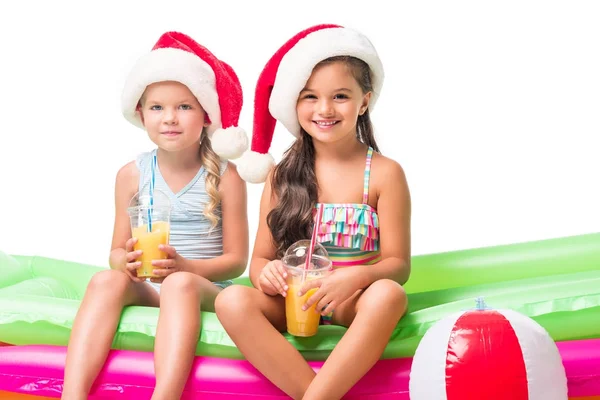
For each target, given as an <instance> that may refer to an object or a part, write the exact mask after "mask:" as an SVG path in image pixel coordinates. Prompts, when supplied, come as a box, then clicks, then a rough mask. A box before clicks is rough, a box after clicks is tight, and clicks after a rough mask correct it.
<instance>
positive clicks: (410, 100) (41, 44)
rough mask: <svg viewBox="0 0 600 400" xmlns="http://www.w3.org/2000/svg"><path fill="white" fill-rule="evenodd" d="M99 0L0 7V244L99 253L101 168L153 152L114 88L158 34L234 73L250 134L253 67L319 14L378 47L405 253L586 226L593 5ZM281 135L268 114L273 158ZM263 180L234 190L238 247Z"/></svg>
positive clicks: (597, 114)
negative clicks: (408, 241)
mask: <svg viewBox="0 0 600 400" xmlns="http://www.w3.org/2000/svg"><path fill="white" fill-rule="evenodd" d="M107 3H108V2H95V3H93V5H88V4H90V2H72V3H66V2H61V1H48V2H47V1H37V2H35V1H29V2H16V1H14V2H10V7H11V8H10V9H8V6H5V5H3V6H2V10H1V12H0V33H1V35H0V37H1V38H2V61H1V62H0V71H1V73H0V90H1V96H0V118H1V121H2V122H1V124H0V128H1V132H0V135H1V136H0V137H1V141H0V146H1V152H0V183H1V186H0V212H1V213H2V218H1V220H0V224H1V225H0V251H3V252H6V253H9V254H27V255H42V256H47V257H55V258H61V259H67V260H73V261H79V262H83V263H90V264H96V265H103V266H106V265H107V258H108V252H109V246H110V240H111V235H112V224H113V213H114V200H113V198H114V179H115V174H116V172H117V170H118V169H119V167H121V166H122V165H123V164H125V163H126V162H128V161H130V160H131V159H133V158H134V157H135V156H136V155H137V154H138V153H139V152H141V151H146V150H149V149H150V148H152V146H153V145H152V143H151V142H150V141H149V140H148V138H147V136H146V135H145V133H144V132H143V131H141V130H139V129H137V128H135V127H133V126H132V125H130V124H129V123H127V122H126V121H125V119H124V118H123V117H122V116H121V114H120V104H119V102H120V95H121V89H122V86H123V82H124V79H125V77H126V74H127V73H128V72H129V69H130V68H131V67H132V65H133V63H134V62H135V61H136V59H137V58H138V57H139V56H141V55H142V54H144V53H145V52H147V51H149V50H150V48H151V47H152V46H153V44H154V43H155V41H156V40H157V39H158V37H159V36H160V34H162V33H163V32H164V31H167V30H180V31H182V32H184V33H187V34H189V35H191V36H192V37H194V38H195V39H197V40H198V41H199V42H200V43H202V44H204V45H205V46H207V47H208V48H209V49H211V50H212V51H213V52H214V53H215V54H216V55H217V56H218V57H220V58H221V59H223V60H225V61H226V62H228V63H229V64H231V65H232V66H233V67H234V68H235V69H236V71H237V72H238V75H239V77H240V80H241V81H242V84H243V89H244V92H245V93H244V101H245V104H244V108H243V110H242V117H241V121H240V125H241V126H243V127H245V128H246V129H247V131H248V132H250V131H251V127H252V106H253V94H254V84H255V82H256V79H257V77H258V74H259V73H260V71H261V70H262V67H263V66H264V63H265V62H266V61H267V60H268V59H269V57H270V56H271V55H272V54H273V52H275V50H277V49H278V48H279V46H281V45H282V44H283V43H284V42H285V41H286V40H287V39H288V38H290V37H291V36H292V35H294V34H295V33H297V32H298V31H300V30H302V29H304V28H307V27H309V26H311V25H313V24H317V23H325V22H330V23H337V24H341V25H345V26H348V27H352V28H356V29H359V30H361V31H362V32H364V33H365V34H366V35H367V36H369V37H370V38H371V40H372V42H373V43H374V44H375V46H376V47H377V49H378V51H379V53H380V56H381V58H382V59H383V63H384V66H385V70H386V81H385V83H384V88H383V93H382V95H381V98H380V100H379V102H378V105H377V108H376V109H375V111H374V113H373V114H372V117H373V120H374V123H375V127H376V131H377V140H378V142H379V145H380V147H381V148H382V150H383V153H384V154H385V155H387V156H389V157H391V158H394V159H396V160H397V161H399V162H400V163H401V164H402V165H403V167H404V169H405V171H406V174H407V177H408V180H409V186H410V189H411V193H412V201H413V219H412V221H413V227H412V232H413V240H412V244H413V254H415V255H416V254H424V253H433V252H442V251H448V250H457V249H465V248H473V247H481V246H491V245H496V244H505V243H514V242H522V241H530V240H537V239H545V238H552V237H562V236H569V235H577V234H583V233H590V232H597V231H598V226H599V224H600V211H599V205H600V190H599V188H598V186H599V182H598V173H599V172H600V157H599V156H598V147H597V144H596V143H597V138H598V134H599V132H600V73H599V71H600V23H599V21H600V2H598V1H594V0H587V1H567V0H565V1H549V0H544V1H524V0H519V1H512V0H505V1H502V2H488V1H481V0H477V1H462V0H455V1H437V2H436V1H414V2H387V1H386V2H384V1H381V2H377V1H375V0H373V1H365V0H363V1H350V0H342V1H322V0H316V1H309V0H303V1H296V2H286V1H269V2H266V1H264V2H261V1H239V2H234V1H227V0H221V1H217V0H215V1H212V2H209V1H190V2H185V1H178V2H167V1H161V2H153V1H148V0H145V1H123V2H120V4H119V5H118V6H117V5H116V3H115V5H107ZM7 4H8V3H7ZM377 4H379V6H376V5H377ZM284 5H285V8H284ZM392 7H393V9H394V10H392ZM290 143H291V135H290V134H289V133H287V132H286V131H284V129H283V128H282V126H281V125H278V127H277V129H276V132H275V139H274V143H273V146H272V150H271V151H272V154H274V155H275V157H276V159H277V160H279V158H280V156H281V153H282V152H283V151H284V150H285V149H286V148H287V146H289V144H290ZM261 191H262V185H249V190H248V194H249V202H248V210H249V216H250V232H251V245H252V244H253V243H254V233H255V231H256V227H257V216H258V201H259V198H260V193H261Z"/></svg>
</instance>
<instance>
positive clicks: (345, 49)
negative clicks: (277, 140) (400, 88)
mask: <svg viewBox="0 0 600 400" xmlns="http://www.w3.org/2000/svg"><path fill="white" fill-rule="evenodd" d="M335 56H353V57H356V58H359V59H361V60H363V61H365V62H366V63H367V64H369V67H370V68H371V71H372V72H373V94H372V95H371V100H370V102H369V109H370V110H372V109H373V107H374V106H375V103H376V101H377V98H378V97H379V93H380V91H381V87H382V85H383V77H384V73H383V65H382V63H381V60H380V59H379V56H378V54H377V51H376V50H375V47H373V45H372V44H371V42H370V41H369V39H368V38H367V37H366V36H364V35H362V34H361V33H359V32H356V31H354V30H352V29H348V28H328V29H322V30H318V31H315V32H312V33H310V34H309V35H307V36H306V37H305V38H303V39H301V40H300V41H298V43H296V45H295V46H294V47H292V48H291V49H290V50H289V51H288V52H287V53H286V55H285V56H284V57H283V58H282V60H281V63H280V64H279V68H278V69H277V76H276V78H275V84H274V86H273V91H272V93H271V97H270V99H269V111H270V113H271V115H272V116H273V117H274V118H275V119H277V120H279V121H280V122H281V123H282V124H283V125H284V126H285V127H286V128H287V129H288V130H289V131H290V132H291V133H292V134H293V135H294V136H299V135H300V124H299V123H298V117H297V115H296V103H297V101H298V95H299V94H300V92H301V91H302V89H303V88H304V86H305V85H306V82H307V81H308V79H309V78H310V75H311V74H312V71H313V68H314V67H315V65H316V64H318V63H319V62H320V61H322V60H324V59H326V58H329V57H335Z"/></svg>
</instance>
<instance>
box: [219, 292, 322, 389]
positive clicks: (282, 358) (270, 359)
mask: <svg viewBox="0 0 600 400" xmlns="http://www.w3.org/2000/svg"><path fill="white" fill-rule="evenodd" d="M215 308H216V311H217V317H218V318H219V320H220V321H221V324H223V327H224V328H225V329H226V330H227V333H228V334H229V336H230V337H231V339H232V340H233V341H234V342H235V344H236V345H237V347H238V348H239V349H240V351H241V352H242V354H243V355H244V356H245V357H246V359H247V360H248V361H250V362H251V363H252V365H254V367H256V369H258V370H259V371H260V372H261V373H262V374H263V375H265V376H266V377H267V378H268V379H269V380H270V381H271V382H273V383H274V384H275V385H276V386H277V387H279V388H280V389H281V390H283V391H284V392H285V393H287V394H288V395H289V396H291V397H292V398H294V399H301V398H302V396H303V394H304V392H305V391H306V388H308V385H309V384H310V382H311V381H312V380H313V378H314V376H315V372H314V371H313V370H312V368H311V367H310V366H309V365H308V363H307V362H306V361H305V360H304V358H303V357H302V355H301V354H300V353H299V352H298V350H296V349H295V348H294V347H293V346H292V345H291V344H290V343H289V342H288V341H287V340H286V339H285V337H283V335H282V334H281V333H280V332H281V331H285V330H286V322H285V299H284V298H283V297H281V296H275V297H271V296H268V295H266V294H264V293H262V292H261V291H259V290H257V289H255V288H251V287H246V286H239V285H234V286H230V287H228V288H226V289H225V290H223V291H222V292H221V293H220V294H219V296H218V297H217V300H216V303H215Z"/></svg>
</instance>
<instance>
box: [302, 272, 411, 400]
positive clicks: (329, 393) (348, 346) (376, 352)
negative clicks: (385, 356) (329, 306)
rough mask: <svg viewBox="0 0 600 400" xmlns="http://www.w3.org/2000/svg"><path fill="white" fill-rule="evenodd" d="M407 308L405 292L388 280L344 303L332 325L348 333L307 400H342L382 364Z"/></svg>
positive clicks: (336, 348)
mask: <svg viewBox="0 0 600 400" xmlns="http://www.w3.org/2000/svg"><path fill="white" fill-rule="evenodd" d="M406 307H407V297H406V293H405V292H404V289H403V288H402V286H400V285H399V284H398V283H396V282H394V281H392V280H388V279H383V280H380V281H377V282H375V283H373V284H372V285H371V286H369V287H368V288H367V289H365V290H364V292H358V293H357V294H356V295H355V296H354V297H352V298H350V299H349V300H347V301H345V302H344V303H342V304H341V305H340V306H339V307H338V308H337V309H336V310H335V311H334V313H333V323H334V324H336V325H343V326H349V329H348V331H346V333H345V334H344V337H343V338H342V340H340V342H339V343H338V344H337V346H336V347H335V349H334V350H333V351H332V352H331V354H330V355H329V357H328V359H327V361H326V362H325V364H323V367H322V368H321V370H320V371H319V373H318V374H317V376H316V377H315V379H314V380H313V381H312V383H311V384H310V386H309V388H308V390H307V391H306V394H305V396H304V399H306V400H309V399H310V400H316V399H327V400H333V399H340V398H342V396H344V394H345V393H346V392H348V390H350V389H351V388H352V386H353V385H354V384H355V383H356V382H357V381H358V380H359V379H360V378H362V377H363V376H364V375H365V374H366V373H367V372H368V371H369V369H371V367H372V366H373V365H374V364H375V363H376V362H377V360H379V358H380V357H381V354H382V353H383V350H384V349H385V346H386V345H387V343H388V341H389V339H390V336H391V334H392V332H393V330H394V328H395V327H396V325H397V324H398V321H400V318H401V317H402V315H404V313H405V311H406ZM357 360H360V362H357Z"/></svg>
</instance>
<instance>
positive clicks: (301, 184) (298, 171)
mask: <svg viewBox="0 0 600 400" xmlns="http://www.w3.org/2000/svg"><path fill="white" fill-rule="evenodd" d="M335 62H342V63H344V64H345V65H346V66H347V67H348V69H349V71H350V73H351V74H352V76H353V77H354V79H356V82H357V83H358V85H359V86H360V88H361V89H362V91H363V93H368V92H371V91H373V84H372V73H371V69H370V68H369V65H368V64H367V63H365V62H364V61H363V60H360V59H358V58H355V57H350V56H337V57H330V58H327V59H325V60H323V61H321V62H319V63H318V64H317V65H316V66H315V68H314V69H313V71H314V70H316V69H317V68H319V67H322V66H324V65H327V64H332V63H335ZM356 137H357V139H358V140H359V141H361V142H362V143H364V144H366V145H368V146H371V147H372V148H373V150H375V151H377V152H379V147H378V146H377V143H376V142H375V136H374V135H373V125H372V123H371V118H370V116H369V110H368V109H367V111H365V112H364V113H363V114H362V115H359V116H358V120H357V123H356ZM271 185H272V193H273V194H274V195H275V196H276V197H277V199H278V202H277V205H276V206H275V208H273V210H271V212H270V213H269V215H267V224H268V225H269V229H270V230H271V235H272V236H273V240H274V242H275V243H274V244H275V246H276V248H277V257H278V258H280V257H282V256H283V254H284V252H285V250H286V249H287V248H288V247H289V246H290V245H292V244H293V243H295V242H296V241H298V240H302V239H309V238H310V235H311V232H312V227H313V224H314V222H313V208H314V206H315V204H316V203H317V200H318V195H319V185H318V182H317V177H316V174H315V147H314V145H313V141H312V137H310V135H309V134H308V133H307V132H306V131H305V130H304V129H301V133H300V137H299V138H298V139H297V140H296V141H295V142H294V144H293V145H292V146H291V147H290V148H289V149H288V150H287V151H286V152H285V153H284V155H283V158H282V160H281V161H280V162H279V164H277V166H276V167H275V169H274V172H273V179H272V181H271Z"/></svg>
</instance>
